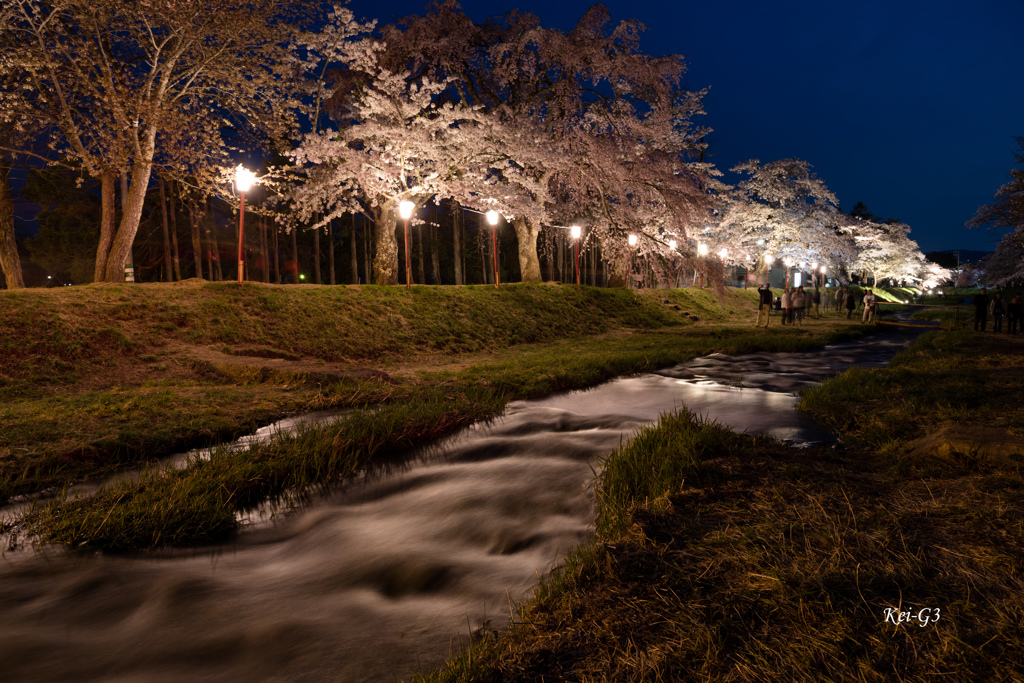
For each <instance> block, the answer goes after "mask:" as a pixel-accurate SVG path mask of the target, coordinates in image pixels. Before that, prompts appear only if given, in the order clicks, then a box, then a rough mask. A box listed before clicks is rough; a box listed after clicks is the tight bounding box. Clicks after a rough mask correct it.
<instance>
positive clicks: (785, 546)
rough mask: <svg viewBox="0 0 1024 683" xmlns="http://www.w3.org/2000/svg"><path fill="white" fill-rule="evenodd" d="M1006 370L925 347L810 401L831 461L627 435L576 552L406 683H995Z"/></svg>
mask: <svg viewBox="0 0 1024 683" xmlns="http://www.w3.org/2000/svg"><path fill="white" fill-rule="evenodd" d="M1022 352H1024V343H1022V341H1021V340H1020V339H1019V338H1018V339H1013V338H1010V337H1008V336H996V335H992V334H988V335H974V334H969V333H930V334H928V335H926V336H924V337H922V338H921V340H919V341H918V342H917V343H916V344H915V345H914V346H913V347H911V348H910V349H909V350H908V351H905V352H903V353H901V354H899V355H898V356H897V357H896V359H895V360H894V361H893V363H892V364H891V365H890V366H888V367H885V368H878V369H870V370H863V369H854V370H851V371H849V372H847V373H845V374H844V375H842V376H840V377H838V378H836V379H834V380H828V381H826V382H824V383H823V385H822V386H821V387H819V388H816V389H813V390H811V391H810V392H808V393H807V395H806V396H805V398H804V400H803V406H804V407H805V409H807V410H809V412H811V414H812V415H814V416H815V417H816V418H818V419H819V420H820V421H823V422H824V423H826V424H829V425H830V426H831V427H832V428H834V429H836V430H837V432H838V434H839V436H840V438H841V439H842V442H843V447H842V448H838V449H836V448H813V447H812V448H804V449H794V448H789V447H787V446H785V445H783V444H781V443H779V442H778V441H775V440H772V439H766V438H764V437H751V436H745V435H737V434H734V433H732V432H730V431H728V430H725V429H722V428H720V427H718V426H717V425H711V424H707V423H706V422H705V421H703V420H701V419H700V418H698V417H695V416H694V415H693V414H691V413H689V412H687V411H685V410H684V411H679V412H678V413H677V414H675V415H673V416H669V417H666V418H664V419H663V420H662V421H661V422H660V423H659V424H658V425H656V426H653V427H650V428H645V429H642V430H641V431H640V433H639V434H638V436H637V437H636V438H634V439H633V440H632V441H631V442H630V443H628V444H626V445H624V446H623V447H621V448H619V449H618V450H617V451H615V452H614V453H613V454H612V455H611V456H609V457H608V458H607V459H606V460H605V461H604V462H603V463H602V467H603V470H602V475H601V478H600V480H599V483H598V495H597V499H598V506H599V507H598V512H597V537H596V539H595V541H594V542H593V543H591V544H589V545H586V546H584V547H583V548H581V549H580V550H579V551H577V552H575V553H573V554H572V555H570V557H569V558H568V559H567V560H566V563H565V565H564V567H563V568H562V569H561V570H560V571H559V572H557V573H556V574H555V575H554V576H553V577H552V578H551V579H549V580H548V581H546V582H545V583H544V584H543V585H542V586H541V587H540V588H539V589H538V590H537V591H536V593H535V597H534V598H533V599H532V600H530V601H528V602H526V603H524V604H523V605H521V606H520V607H519V609H518V611H517V613H516V619H515V621H516V623H515V624H514V625H513V626H512V627H511V628H510V629H508V630H507V631H505V632H503V633H502V634H500V635H498V634H494V635H492V637H489V638H485V639H483V640H481V641H480V642H478V643H476V644H475V645H474V646H473V647H472V648H471V649H469V650H467V651H465V652H463V654H462V655H461V656H460V657H457V658H455V659H453V660H451V661H450V662H449V663H448V664H447V665H446V666H445V667H444V668H442V669H441V670H439V671H437V672H435V673H434V674H432V675H430V676H427V677H425V678H424V679H417V680H431V681H470V680H472V681H507V680H541V679H546V680H720V679H728V680H737V681H764V680H794V681H805V680H806V681H814V680H821V679H823V678H824V679H829V680H844V681H845V680H851V681H853V680H857V681H864V680H867V681H872V680H878V681H882V680H903V681H926V680H933V679H934V677H935V676H937V675H941V676H943V677H944V678H946V679H949V680H961V681H974V680H1016V679H1017V678H1019V677H1020V676H1021V675H1022V673H1024V669H1022V666H1021V664H1020V662H1022V661H1024V652H1022V651H1024V600H1022V598H1021V596H1022V595H1024V593H1022V588H1024V582H1022V575H1021V567H1022V566H1024V470H1022V462H1024V455H1022V452H1021V451H1022V450H1024V449H1022V447H1021V443H1022V442H1024V438H1021V437H1022V427H1024V410H1022V403H1021V399H1020V394H1019V387H1020V386H1021V385H1022V382H1024V353H1022ZM965 432H966V433H968V434H973V435H974V437H977V436H978V435H979V434H983V433H984V434H986V435H987V438H986V439H985V440H983V441H981V440H971V439H970V437H968V440H967V441H964V440H963V439H962V438H960V437H959V436H958V434H963V433H965ZM937 435H944V436H937ZM655 463H657V466H653V465H654V464H655Z"/></svg>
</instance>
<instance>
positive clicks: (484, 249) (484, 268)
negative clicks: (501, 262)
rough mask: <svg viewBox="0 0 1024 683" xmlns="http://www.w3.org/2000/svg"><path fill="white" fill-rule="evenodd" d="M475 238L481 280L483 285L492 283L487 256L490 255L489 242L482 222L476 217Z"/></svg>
mask: <svg viewBox="0 0 1024 683" xmlns="http://www.w3.org/2000/svg"><path fill="white" fill-rule="evenodd" d="M476 227H477V240H478V241H479V242H480V274H481V275H482V276H483V277H482V280H483V283H484V284H485V285H490V284H494V281H493V280H492V279H491V268H490V261H489V260H488V258H487V257H488V256H490V255H491V249H490V246H491V245H490V242H489V240H488V239H487V235H485V234H484V229H483V225H482V222H481V221H480V220H479V219H477V222H476Z"/></svg>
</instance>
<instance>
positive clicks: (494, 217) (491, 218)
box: [487, 209, 498, 287]
mask: <svg viewBox="0 0 1024 683" xmlns="http://www.w3.org/2000/svg"><path fill="white" fill-rule="evenodd" d="M487 222H488V223H490V224H491V227H492V228H494V230H492V231H491V237H492V239H493V240H494V286H495V287H497V286H498V212H497V211H495V210H494V209H491V210H490V211H488V212H487Z"/></svg>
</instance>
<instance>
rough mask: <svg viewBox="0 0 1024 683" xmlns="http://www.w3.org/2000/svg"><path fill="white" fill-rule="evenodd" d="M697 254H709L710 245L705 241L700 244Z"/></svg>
mask: <svg viewBox="0 0 1024 683" xmlns="http://www.w3.org/2000/svg"><path fill="white" fill-rule="evenodd" d="M697 254H698V255H699V256H707V255H708V245H706V244H704V243H703V242H701V243H700V244H698V245H697Z"/></svg>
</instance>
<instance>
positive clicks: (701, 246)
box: [697, 242, 708, 289]
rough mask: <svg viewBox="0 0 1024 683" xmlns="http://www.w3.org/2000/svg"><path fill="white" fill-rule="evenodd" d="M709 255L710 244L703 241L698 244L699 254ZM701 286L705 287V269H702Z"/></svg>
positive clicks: (701, 255) (702, 255)
mask: <svg viewBox="0 0 1024 683" xmlns="http://www.w3.org/2000/svg"><path fill="white" fill-rule="evenodd" d="M707 255H708V245H706V244H704V243H703V242H701V243H700V244H698V245H697V256H700V257H704V256H707ZM700 288H701V289H704V271H703V270H702V271H700Z"/></svg>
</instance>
